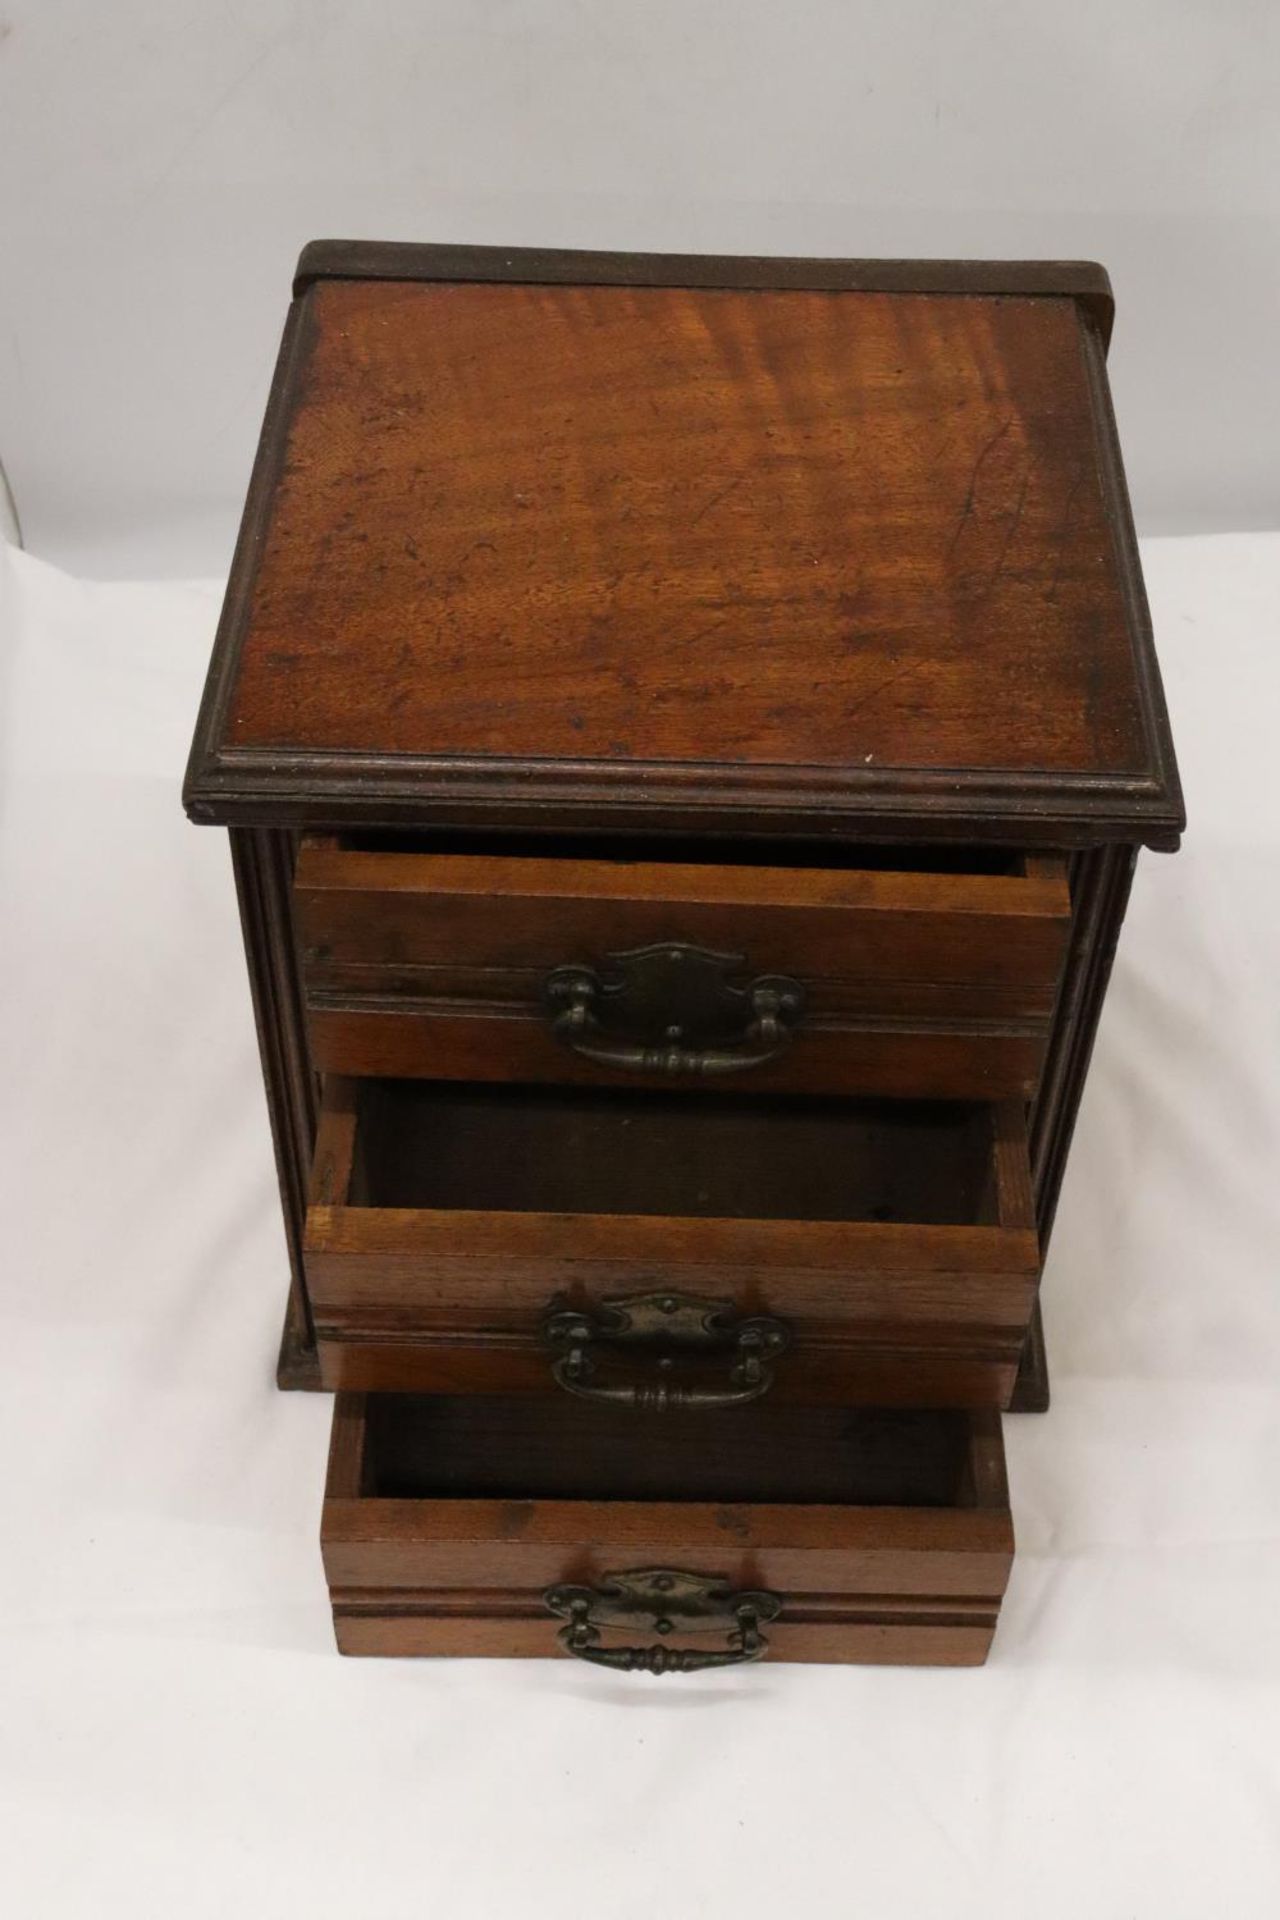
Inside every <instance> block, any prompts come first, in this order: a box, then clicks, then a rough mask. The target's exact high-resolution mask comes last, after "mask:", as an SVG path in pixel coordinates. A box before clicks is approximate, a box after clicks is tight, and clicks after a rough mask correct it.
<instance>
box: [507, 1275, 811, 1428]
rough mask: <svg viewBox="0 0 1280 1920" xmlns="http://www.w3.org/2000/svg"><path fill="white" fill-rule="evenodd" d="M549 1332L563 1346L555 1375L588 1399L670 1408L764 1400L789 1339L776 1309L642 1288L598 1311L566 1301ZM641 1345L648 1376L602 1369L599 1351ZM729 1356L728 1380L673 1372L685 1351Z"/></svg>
mask: <svg viewBox="0 0 1280 1920" xmlns="http://www.w3.org/2000/svg"><path fill="white" fill-rule="evenodd" d="M543 1336H544V1338H545V1340H546V1342H547V1344H548V1346H550V1347H552V1348H554V1349H558V1352H557V1355H556V1358H555V1360H553V1362H552V1364H551V1377H552V1379H553V1380H554V1381H555V1382H556V1385H557V1386H560V1387H563V1388H564V1390H565V1392H566V1393H573V1394H577V1395H578V1397H579V1398H580V1399H583V1400H603V1401H609V1402H611V1403H612V1404H613V1405H615V1406H625V1407H635V1408H639V1409H641V1410H642V1411H645V1412H651V1413H665V1412H667V1411H668V1410H669V1409H671V1408H673V1407H677V1408H687V1407H700V1408H710V1407H739V1406H742V1405H744V1404H745V1402H747V1401H748V1400H758V1399H759V1398H760V1397H761V1395H762V1394H765V1393H768V1391H769V1389H770V1387H771V1386H772V1385H773V1370H774V1365H775V1362H776V1361H777V1358H778V1356H779V1354H780V1353H782V1352H783V1351H784V1349H785V1348H786V1347H787V1345H788V1344H789V1342H790V1338H791V1335H790V1330H789V1328H788V1327H787V1325H786V1323H785V1321H782V1320H777V1319H775V1318H774V1317H773V1315H772V1314H767V1313H759V1314H753V1315H751V1316H750V1317H749V1318H739V1317H738V1316H737V1315H736V1314H735V1312H734V1310H733V1307H732V1306H731V1305H730V1304H729V1303H728V1302H726V1301H723V1300H700V1299H698V1298H696V1297H695V1296H694V1295H692V1294H684V1293H638V1294H629V1295H626V1296H625V1297H624V1298H622V1299H618V1300H605V1301H602V1302H601V1305H600V1307H599V1308H598V1309H597V1310H596V1311H594V1312H592V1311H586V1310H584V1311H581V1312H579V1311H578V1310H576V1309H574V1308H562V1309H560V1310H558V1311H556V1312H553V1313H551V1314H549V1315H548V1316H547V1319H546V1321H545V1322H544V1324H543ZM633 1346H634V1347H639V1348H640V1349H641V1350H642V1351H646V1352H648V1353H649V1354H650V1355H651V1356H652V1359H653V1366H652V1370H651V1372H650V1373H649V1374H648V1375H647V1376H646V1377H644V1378H642V1379H639V1380H636V1379H620V1380H619V1379H610V1378H608V1377H604V1378H602V1377H601V1376H600V1369H599V1366H598V1363H597V1357H596V1355H597V1353H598V1351H599V1350H600V1349H601V1348H602V1347H603V1348H606V1349H607V1348H622V1349H624V1350H625V1349H626V1348H628V1347H633ZM721 1356H723V1357H724V1358H725V1359H727V1360H728V1362H729V1371H728V1381H727V1384H726V1385H725V1386H723V1387H712V1386H704V1385H689V1384H686V1383H683V1382H681V1381H680V1380H678V1379H675V1378H673V1377H672V1376H673V1374H674V1372H675V1369H676V1367H677V1365H678V1362H679V1361H680V1360H681V1359H682V1358H684V1359H694V1360H697V1359H702V1358H707V1357H711V1358H718V1357H721Z"/></svg>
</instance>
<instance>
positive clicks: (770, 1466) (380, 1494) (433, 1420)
mask: <svg viewBox="0 0 1280 1920" xmlns="http://www.w3.org/2000/svg"><path fill="white" fill-rule="evenodd" d="M366 1410H367V1411H366V1421H365V1437H364V1454H363V1463H362V1469H361V1491H362V1496H363V1497H365V1498H369V1499H385V1500H440V1499H488V1500H610V1501H618V1500H663V1501H674V1502H687V1501H751V1502H770V1503H787V1504H798V1505H813V1504H826V1505H836V1506H845V1505H850V1506H860V1507H862V1506H868V1507H872V1506H895V1507H932V1508H936V1507H972V1506H975V1505H983V1504H988V1501H989V1497H990V1496H992V1495H994V1496H997V1497H999V1498H1003V1486H1002V1484H1001V1485H999V1486H993V1485H992V1484H991V1474H992V1471H993V1468H992V1466H991V1463H990V1461H989V1460H987V1459H985V1457H984V1456H982V1455H981V1454H980V1453H979V1452H978V1450H976V1449H975V1444H974V1437H975V1431H976V1430H977V1429H979V1428H980V1427H981V1423H980V1422H978V1423H975V1421H974V1420H973V1419H972V1418H971V1417H969V1416H967V1415H965V1414H963V1413H958V1412H953V1411H933V1410H914V1409H912V1410H901V1409H892V1408H891V1409H879V1408H842V1407H770V1406H767V1405H757V1406H752V1407H739V1408H721V1409H717V1410H715V1411H711V1412H692V1411H685V1412H674V1413H668V1414H660V1415H653V1416H649V1417H641V1418H640V1419H638V1420H637V1419H635V1418H633V1419H631V1420H627V1421H622V1422H620V1421H619V1419H618V1416H617V1411H616V1409H614V1408H608V1407H605V1408H600V1407H592V1406H590V1405H587V1404H584V1403H581V1402H571V1401H563V1402H561V1401H552V1402H549V1403H547V1404H546V1405H539V1404H536V1403H530V1401H529V1400H528V1399H527V1398H523V1397H521V1398H510V1399H507V1398H496V1397H485V1396H481V1395H466V1396H456V1397H454V1396H446V1395H440V1396H431V1395H418V1394H372V1395H370V1396H369V1397H368V1400H367V1402H366ZM997 1431H998V1426H997ZM996 1477H997V1479H1000V1478H1001V1476H1000V1475H999V1473H998V1470H997V1473H996Z"/></svg>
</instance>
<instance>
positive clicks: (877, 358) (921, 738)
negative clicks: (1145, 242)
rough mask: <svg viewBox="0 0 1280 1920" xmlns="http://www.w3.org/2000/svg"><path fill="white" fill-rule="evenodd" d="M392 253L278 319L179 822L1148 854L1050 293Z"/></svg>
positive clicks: (1088, 378) (1119, 641)
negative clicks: (582, 830) (585, 275)
mask: <svg viewBox="0 0 1280 1920" xmlns="http://www.w3.org/2000/svg"><path fill="white" fill-rule="evenodd" d="M405 251H407V252H410V253H413V254H415V255H416V256H420V257H421V258H423V259H425V260H426V262H427V264H428V266H432V265H434V266H435V267H436V268H437V269H438V270H440V271H446V272H448V273H450V274H451V275H455V276H457V277H450V278H447V279H437V278H432V277H421V278H413V277H406V278H380V277H345V275H344V274H343V272H342V271H341V267H342V262H341V260H339V261H338V263H337V270H336V271H335V272H334V273H333V274H332V275H330V274H326V273H323V272H322V273H321V274H320V276H319V277H317V278H314V279H310V280H308V281H307V283H306V284H305V285H304V286H303V289H302V291H301V293H300V295H299V297H298V299H297V301H296V302H295V306H294V310H293V315H292V319H291V325H290V329H289V333H288V335H287V336H286V345H285V349H284V353H283V355H282V363H281V369H280V373H279V375H278V378H277V383H276V389H275V392H274V395H273V407H272V412H271V413H270V414H269V416H268V422H267V427H266V429H265V431H264V441H263V448H262V451H261V453H260V457H259V463H258V470H257V474H256V475H255V487H254V492H253V494H252V495H251V499H250V504H249V509H248V511H247V515H246V527H245V534H244V536H243V537H242V541H241V546H240V549H239V551H238V553H237V558H236V564H235V568H234V570H233V577H232V582H231V586H230V588H229V592H228V604H227V611H226V617H225V618H224V623H223V629H222V632H221V636H220V641H219V651H218V654H217V655H215V662H214V668H213V672H212V675H211V688H210V697H209V699H208V701H207V702H206V708H205V711H204V713H203V715H202V726H201V732H200V734H198V736H197V742H196V748H195V752H194V754H193V762H192V770H191V777H190V782H189V790H188V799H189V803H190V804H191V808H192V812H193V815H195V817H202V818H218V819H242V820H244V819H254V820H260V821H274V820H278V821H286V820H297V821H301V820H310V821H328V822H331V823H334V824H336V823H339V822H342V821H346V820H351V821H355V820H359V819H367V820H370V821H372V820H375V819H376V820H379V821H382V822H384V823H391V822H394V821H397V820H404V821H409V820H422V821H429V820H446V821H453V822H456V823H459V824H466V823H469V822H472V821H474V822H478V823H479V822H484V821H492V822H494V823H495V824H501V825H512V824H515V825H535V826H544V827H548V828H554V827H559V826H562V825H563V826H570V825H572V826H578V827H580V826H584V825H587V826H590V825H593V824H601V825H625V824H637V825H639V824H643V825H649V826H655V827H661V826H664V825H667V826H672V827H678V826H681V825H685V824H696V825H698V826H699V827H708V828H710V829H712V830H723V829H724V828H725V827H726V826H729V827H732V826H734V825H735V824H738V825H740V826H741V828H742V830H744V831H769V830H778V831H783V832H786V831H812V830H814V829H815V828H816V829H817V830H819V831H830V830H834V831H837V832H847V833H849V834H857V833H859V832H875V833H893V834H899V833H901V834H907V835H910V836H911V837H915V838H932V837H938V836H945V835H948V834H965V833H968V834H982V835H984V836H985V837H994V838H998V837H1002V829H1003V837H1014V838H1018V837H1023V838H1041V839H1043V838H1045V837H1046V836H1048V837H1053V833H1052V831H1051V829H1052V828H1053V827H1056V828H1057V829H1058V836H1057V837H1060V838H1062V839H1064V840H1080V839H1090V838H1105V837H1115V836H1116V835H1121V836H1122V837H1128V838H1133V839H1144V838H1145V839H1149V840H1151V841H1152V842H1153V843H1157V844H1161V843H1163V844H1168V843H1169V841H1170V839H1171V838H1172V837H1174V836H1176V832H1177V829H1178V826H1179V825H1180V818H1181V807H1180V800H1179V796H1178V792H1177V783H1176V774H1175V773H1174V771H1173V767H1172V761H1171V756H1170V754H1169V750H1168V742H1167V730H1166V722H1165V719H1164V711H1163V704H1162V700H1161V696H1160V690H1159V684H1158V678H1157V677H1156V674H1155V671H1154V663H1153V659H1152V656H1151V652H1150V645H1149V636H1148V632H1147V627H1146V617H1145V606H1144V603H1143V600H1142V594H1141V585H1140V581H1139V579H1138V576H1137V572H1136V563H1135V561H1134V557H1133V549H1132V532H1131V528H1130V526H1129V522H1128V513H1127V506H1126V503H1125V500H1124V492H1123V481H1122V478H1121V476H1120V472H1119V466H1118V459H1117V456H1116V453H1115V449H1114V444H1113V438H1112V429H1111V424H1110V413H1109V406H1108V403H1107V396H1106V383H1105V372H1104V369H1103V359H1102V355H1103V345H1102V341H1101V339H1100V337H1099V331H1098V326H1097V314H1098V309H1097V307H1096V305H1093V306H1091V304H1090V301H1089V300H1088V298H1084V297H1078V295H1077V294H1076V293H1073V292H1063V293H1061V294H1054V293H1053V292H1046V291H1040V292H1028V293H1019V294H1013V295H1000V294H997V293H993V292H991V291H989V290H972V291H969V290H957V291H930V292H916V293H911V292H903V291H876V290H861V289H860V288H859V287H857V286H856V285H855V286H854V287H851V288H850V289H848V290H840V289H833V288H830V287H828V286H825V285H822V286H818V287H806V286H804V285H795V284H792V283H791V281H790V280H788V278H787V276H786V275H785V274H780V275H779V278H781V279H783V280H784V282H785V284H784V285H782V286H780V287H773V288H769V287H762V286H759V285H757V284H749V285H746V286H742V287H732V286H725V285H701V286H689V285H672V286H664V285H660V284H607V285H600V284H582V283H576V284H575V283H561V284H556V283H554V282H552V281H550V280H547V279H543V280H538V279H537V278H536V277H535V274H534V272H533V270H532V268H531V267H530V266H527V265H525V264H524V263H523V262H522V261H521V259H520V258H518V257H514V259H513V256H503V258H505V259H507V260H508V261H513V278H512V279H511V280H510V281H508V282H503V281H495V280H494V279H492V278H488V277H486V278H483V279H481V278H474V277H473V278H468V277H465V260H464V262H463V273H461V274H459V271H458V266H457V262H458V259H459V256H458V255H457V254H456V252H455V253H453V254H450V255H449V256H447V257H445V258H438V257H436V256H435V255H434V253H433V250H430V249H423V250H412V249H411V250H405ZM386 252H388V253H391V252H392V250H390V249H388V250H386ZM466 258H472V259H477V260H480V259H483V263H484V265H485V267H486V269H487V270H492V269H493V268H494V257H493V255H492V253H489V252H486V253H484V254H483V256H482V255H481V254H479V253H477V254H474V255H468V256H466ZM537 258H538V259H539V260H541V261H542V262H543V263H545V262H546V261H547V260H548V259H550V260H552V261H553V262H554V261H555V260H556V258H557V257H556V256H538V257H537ZM579 258H580V257H579ZM385 264H386V263H384V266H385ZM643 264H644V267H645V269H646V272H645V274H643V275H642V276H640V277H646V278H651V277H652V272H653V267H654V263H653V262H646V263H643ZM723 264H726V265H730V264H732V263H723ZM755 264H756V265H757V266H758V265H759V264H760V263H755ZM783 264H788V263H783ZM819 264H821V265H822V266H823V267H825V268H830V267H832V266H833V264H838V263H819ZM857 265H858V263H850V268H851V271H852V269H853V268H854V267H856V266H857ZM873 265H874V263H862V274H863V277H864V279H865V276H866V273H867V272H868V271H869V270H871V268H872V267H873ZM386 270H388V271H398V270H399V269H398V268H397V267H396V264H395V261H394V259H393V260H392V262H391V264H390V267H389V268H387V269H386ZM542 271H544V272H545V271H547V269H546V268H545V265H544V267H543V269H542ZM567 271H568V269H567V268H565V267H563V266H562V268H561V272H562V274H564V273H567ZM953 271H954V273H955V274H956V275H958V276H959V278H958V280H957V283H956V284H957V285H958V286H959V287H966V286H969V285H971V284H974V282H973V279H972V273H971V276H970V280H969V281H966V280H965V279H964V273H965V270H964V269H962V268H957V269H954V270H953ZM977 271H978V272H979V273H980V270H977ZM923 272H924V270H923V269H922V273H923ZM932 273H933V276H934V279H935V280H937V279H938V278H939V276H940V277H941V280H942V284H944V285H945V284H946V274H945V269H940V268H939V267H937V266H935V267H934V268H933V269H932ZM997 273H998V269H996V268H989V269H987V270H986V280H985V286H986V287H987V288H989V287H990V285H991V282H992V276H993V275H995V274H997ZM1010 273H1011V277H1012V278H1013V280H1014V283H1015V284H1016V275H1017V270H1016V269H1011V270H1010ZM522 276H523V277H522ZM671 277H673V278H676V277H679V276H677V275H675V274H673V275H672V276H671ZM685 277H689V276H685ZM819 277H820V276H819ZM853 278H854V280H855V282H856V279H857V276H856V275H854V276H853ZM997 284H998V282H997ZM1052 284H1053V283H1052V281H1050V285H1052ZM1067 284H1070V283H1069V282H1068V283H1067ZM983 285H984V282H983V281H982V279H981V278H979V279H978V281H977V282H976V286H977V287H978V288H982V287H983ZM1028 822H1029V823H1030V826H1029V828H1028ZM1022 829H1026V830H1025V831H1024V830H1022Z"/></svg>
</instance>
